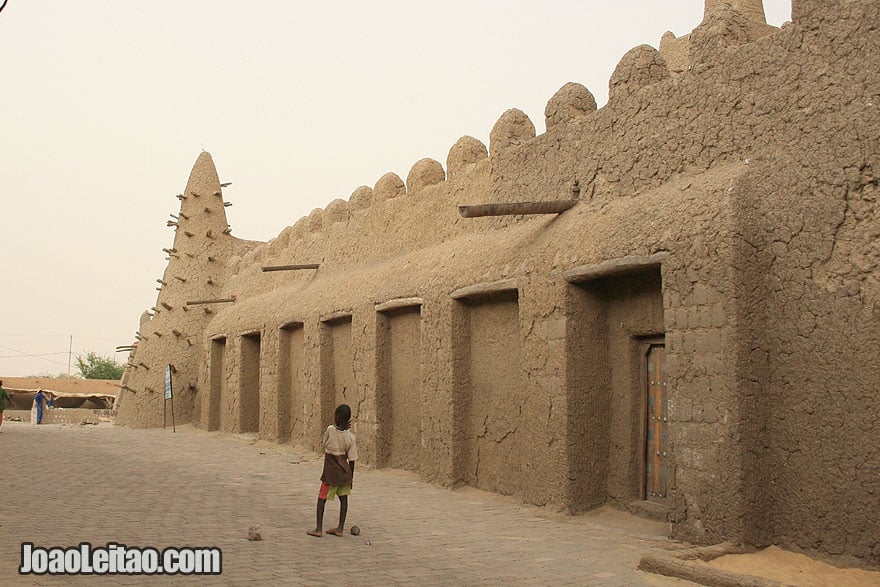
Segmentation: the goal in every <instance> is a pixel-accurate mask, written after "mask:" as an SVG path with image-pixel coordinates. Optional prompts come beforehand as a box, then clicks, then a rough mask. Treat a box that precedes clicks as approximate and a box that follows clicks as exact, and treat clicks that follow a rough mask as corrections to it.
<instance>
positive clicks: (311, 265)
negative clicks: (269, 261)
mask: <svg viewBox="0 0 880 587" xmlns="http://www.w3.org/2000/svg"><path fill="white" fill-rule="evenodd" d="M320 266H321V265H320V263H303V264H301V265H271V266H268V267H263V271H299V270H300V269H317V268H318V267H320Z"/></svg>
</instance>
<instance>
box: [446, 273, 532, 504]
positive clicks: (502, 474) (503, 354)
mask: <svg viewBox="0 0 880 587" xmlns="http://www.w3.org/2000/svg"><path fill="white" fill-rule="evenodd" d="M458 300H459V302H460V303H459V304H456V307H455V318H454V328H455V333H454V337H455V338H454V340H455V342H454V353H455V356H454V380H455V382H454V399H453V404H454V405H453V415H454V421H455V422H456V423H457V430H456V432H455V442H454V445H453V459H454V469H455V476H456V478H457V479H458V480H460V481H463V482H465V483H467V484H469V485H473V486H476V487H479V488H482V489H487V490H489V491H495V492H498V493H503V494H512V493H516V492H518V491H519V490H520V478H521V476H522V472H521V471H520V470H519V463H518V462H517V455H519V454H521V453H522V451H523V449H524V447H522V446H520V444H519V442H518V438H517V431H518V430H520V429H521V427H522V426H523V421H522V413H521V411H522V410H521V405H522V402H521V401H520V398H519V394H520V393H521V391H522V389H523V383H522V359H521V354H522V351H521V346H522V342H521V334H520V327H519V301H518V296H517V292H516V290H513V291H501V292H492V293H487V292H481V294H480V295H479V296H478V297H473V298H468V297H460V298H458Z"/></svg>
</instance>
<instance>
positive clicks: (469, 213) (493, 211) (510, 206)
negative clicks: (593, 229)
mask: <svg viewBox="0 0 880 587" xmlns="http://www.w3.org/2000/svg"><path fill="white" fill-rule="evenodd" d="M577 203H578V201H577V200H554V201H549V202H508V203H501V204H479V205H477V206H459V207H458V212H459V213H460V214H461V215H462V217H463V218H477V217H480V216H517V215H520V214H560V213H562V212H565V211H566V210H570V209H571V208H573V207H574V205H575V204H577Z"/></svg>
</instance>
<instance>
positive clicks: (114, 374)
mask: <svg viewBox="0 0 880 587" xmlns="http://www.w3.org/2000/svg"><path fill="white" fill-rule="evenodd" d="M76 369H77V371H79V374H80V375H81V376H82V377H83V379H122V372H123V371H124V370H125V367H124V366H122V365H120V364H119V363H117V362H116V361H114V360H113V359H111V358H110V357H102V356H101V355H99V354H98V353H95V352H92V351H89V352H88V353H86V354H85V355H81V356H79V357H77V358H76Z"/></svg>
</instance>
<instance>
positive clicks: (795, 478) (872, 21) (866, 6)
mask: <svg viewBox="0 0 880 587" xmlns="http://www.w3.org/2000/svg"><path fill="white" fill-rule="evenodd" d="M878 26H880V4H878V3H877V2H876V1H875V0H844V1H842V2H836V3H828V2H821V1H818V0H796V1H795V2H793V6H792V22H791V23H787V24H786V25H784V26H782V27H781V28H779V29H777V28H774V27H771V26H768V25H767V24H766V22H765V20H764V13H763V7H762V5H761V2H760V0H739V1H733V2H718V1H712V0H707V2H706V9H705V18H704V20H703V22H702V23H701V24H700V25H699V26H698V27H697V28H696V29H695V30H694V31H693V32H692V33H691V34H690V35H687V36H685V37H682V38H674V37H673V36H672V35H671V34H670V33H667V35H666V36H664V37H663V39H662V40H661V43H660V50H659V51H657V50H655V49H653V48H651V47H648V46H641V47H637V48H635V49H633V50H631V51H630V52H628V53H627V54H626V55H625V56H624V57H623V59H622V60H621V62H620V64H619V66H618V67H617V69H616V71H615V72H614V74H613V76H612V78H611V80H610V95H609V101H608V104H607V105H606V106H604V107H603V108H601V109H597V108H596V103H595V101H594V99H593V96H592V95H591V93H590V92H589V91H588V90H587V89H586V88H584V87H583V86H581V85H579V84H575V83H571V84H567V85H565V86H564V87H563V88H561V89H560V90H559V92H557V94H556V95H554V96H553V97H552V98H551V99H550V100H549V102H548V104H547V108H546V112H545V120H546V128H547V130H546V132H545V133H544V134H541V135H539V136H536V133H535V127H534V125H533V123H532V122H531V121H530V120H529V118H528V117H527V116H526V115H525V114H523V113H522V112H521V111H518V110H509V111H507V112H505V113H504V114H503V115H502V116H501V118H500V119H499V120H498V122H497V123H496V125H495V126H494V128H493V129H492V131H491V134H490V141H489V147H488V149H487V148H486V146H484V144H483V143H481V142H480V141H478V140H476V139H473V138H471V137H463V138H462V139H460V140H459V141H458V142H457V143H456V144H455V145H453V146H452V148H451V149H450V151H449V155H448V157H447V160H446V166H445V169H444V167H443V165H441V163H439V162H437V161H433V160H428V159H425V160H421V161H419V162H417V163H416V164H415V165H413V167H412V169H411V171H410V172H409V175H408V176H407V178H406V181H403V180H402V179H401V178H400V177H398V176H396V175H394V174H390V173H389V174H387V175H385V176H383V177H381V178H380V179H379V180H378V181H377V182H376V184H375V185H374V186H373V187H372V188H370V187H360V188H358V189H357V190H355V191H354V193H353V194H352V195H351V197H350V198H349V199H348V201H343V200H334V201H333V202H330V204H329V205H328V206H327V207H326V208H324V209H318V210H315V211H313V212H312V213H311V214H310V215H309V216H308V217H307V218H303V219H301V220H299V221H298V222H296V224H294V225H293V226H290V227H288V228H286V229H285V230H284V231H282V232H281V234H279V235H278V236H277V237H276V238H274V239H272V240H270V241H269V242H252V241H244V240H241V239H237V238H235V237H234V236H232V234H231V233H230V230H229V227H228V225H227V222H226V215H225V202H224V199H223V186H222V184H221V183H220V180H219V178H218V176H217V173H216V171H215V168H214V164H213V162H212V159H211V156H210V155H209V154H208V153H202V154H201V155H200V156H199V158H198V160H197V161H196V164H195V166H194V168H193V170H192V174H191V175H190V178H189V182H188V184H187V186H186V190H185V191H184V192H183V193H182V194H180V195H179V196H178V198H179V199H180V211H179V213H178V214H176V215H175V218H174V219H173V220H172V221H170V224H172V225H174V226H175V227H176V234H175V238H174V243H173V247H172V248H170V249H167V250H166V252H167V253H168V256H169V262H168V266H167V269H166V272H165V275H164V276H163V277H162V278H161V279H160V280H159V281H160V293H159V296H158V300H157V303H156V306H155V307H154V308H153V309H152V310H151V312H149V313H147V314H145V315H144V316H143V317H142V320H141V324H140V330H139V332H138V335H137V338H138V341H137V346H136V348H135V350H134V351H133V352H132V354H131V357H130V361H129V367H128V370H127V372H126V374H125V378H124V381H123V388H122V390H123V391H122V393H121V395H120V398H119V417H118V421H119V422H120V423H123V424H127V425H132V426H160V425H162V414H163V401H164V400H163V393H162V391H163V386H164V383H163V382H164V371H165V368H166V365H169V364H170V365H172V366H173V371H174V381H175V389H176V392H175V403H176V409H177V417H178V421H180V420H181V419H183V420H185V421H191V422H193V423H194V424H195V425H196V426H198V427H200V428H203V429H206V430H222V431H227V432H246V433H247V432H249V433H255V434H257V435H259V437H261V438H265V439H271V440H277V441H279V442H291V443H298V444H302V445H305V446H308V447H311V448H318V445H317V443H318V440H319V438H320V432H321V430H322V429H323V427H324V426H326V425H327V423H328V422H330V421H331V414H332V410H333V407H334V406H335V405H336V404H337V403H341V402H345V403H348V404H350V405H351V406H352V409H353V412H354V418H355V424H354V429H355V432H356V434H357V436H358V440H359V443H360V445H361V447H362V449H361V454H362V455H363V458H364V460H366V461H367V462H369V463H371V464H373V465H375V466H380V467H399V468H404V469H409V470H412V471H417V472H418V473H420V474H421V475H423V476H424V477H425V478H427V479H430V480H433V481H436V482H439V483H444V484H455V483H466V484H470V485H474V486H476V487H480V488H484V489H487V490H491V491H497V492H500V493H504V494H513V495H516V496H518V497H520V498H521V499H523V500H525V501H527V502H530V503H535V504H549V505H553V506H555V507H565V508H567V509H568V510H569V511H571V512H581V511H585V510H589V509H591V508H594V507H597V506H599V505H602V504H606V503H610V504H613V505H616V506H618V507H630V508H633V509H637V510H640V511H643V512H647V513H650V514H651V515H656V516H661V517H665V518H668V519H669V520H671V522H672V525H673V531H674V535H675V536H676V537H678V538H681V539H686V540H690V541H693V542H698V543H714V542H720V541H724V540H734V541H743V542H746V543H750V544H754V545H758V546H761V545H766V544H769V543H776V544H781V545H785V546H790V547H798V548H802V549H806V550H810V551H813V552H816V553H819V554H824V555H838V556H846V557H854V558H856V559H858V560H860V561H862V563H863V564H867V565H878V564H880V542H878V536H880V511H878V509H877V508H876V507H875V506H876V501H877V496H878V495H880V445H878V443H877V441H876V422H877V421H878V417H880V395H878V393H877V383H878V382H880V239H878V237H880V210H878V204H877V200H878V196H880V189H878V178H880V175H878V174H880V141H878V137H880V69H878V67H877V63H880V35H877V34H876V32H877V27H878ZM461 206H464V207H463V208H460V207H461ZM482 214H489V215H488V216H482Z"/></svg>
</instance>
